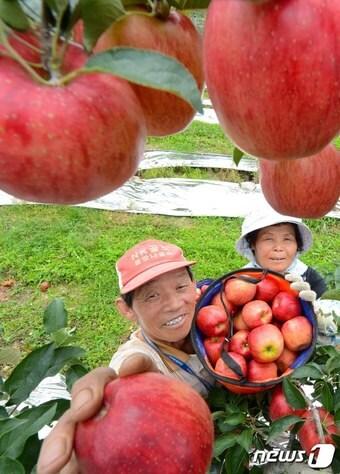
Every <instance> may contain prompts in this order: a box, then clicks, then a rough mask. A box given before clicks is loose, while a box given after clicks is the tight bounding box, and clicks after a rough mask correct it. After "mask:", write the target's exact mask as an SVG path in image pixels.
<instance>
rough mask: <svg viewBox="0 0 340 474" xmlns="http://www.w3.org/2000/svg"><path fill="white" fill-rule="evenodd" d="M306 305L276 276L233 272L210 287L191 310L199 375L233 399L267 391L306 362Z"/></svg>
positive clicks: (310, 331)
mask: <svg viewBox="0 0 340 474" xmlns="http://www.w3.org/2000/svg"><path fill="white" fill-rule="evenodd" d="M316 337H317V322H316V316H315V313H314V310H313V306H312V304H311V303H309V302H307V301H303V300H301V299H300V298H299V296H298V293H297V292H296V291H295V290H293V289H292V288H291V287H290V284H289V282H288V281H287V280H285V278H284V277H283V276H282V275H280V274H279V273H275V272H272V271H269V270H259V269H255V268H254V269H250V268H247V269H242V270H236V271H233V272H231V273H228V274H226V275H223V276H222V277H220V278H218V279H217V280H214V281H212V282H211V283H210V284H209V285H208V287H206V288H205V289H204V291H203V292H202V294H201V296H200V298H199V300H198V302H197V306H196V311H195V316H194V322H193V325H192V329H191V338H192V342H193V345H194V349H195V351H196V353H197V355H198V357H199V359H200V361H201V362H202V364H203V366H204V367H205V369H206V370H207V371H208V372H209V373H210V374H211V375H213V377H214V378H215V380H217V381H218V382H219V383H220V384H222V385H224V386H225V387H227V388H228V389H229V390H230V391H232V392H235V393H245V394H248V393H256V392H259V391H264V390H269V389H271V388H273V387H274V386H275V385H276V384H278V383H280V382H282V379H283V378H284V377H285V376H287V375H289V374H291V373H292V371H293V370H294V369H296V368H298V367H301V366H302V365H304V364H305V363H306V362H307V361H308V360H309V358H310V357H311V355H312V353H313V351H314V347H315V343H316Z"/></svg>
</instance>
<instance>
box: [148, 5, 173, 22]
mask: <svg viewBox="0 0 340 474" xmlns="http://www.w3.org/2000/svg"><path fill="white" fill-rule="evenodd" d="M169 13H170V7H169V4H168V2H167V0H154V3H153V6H152V14H153V15H154V16H155V17H156V18H159V19H160V20H166V19H167V18H168V16H169Z"/></svg>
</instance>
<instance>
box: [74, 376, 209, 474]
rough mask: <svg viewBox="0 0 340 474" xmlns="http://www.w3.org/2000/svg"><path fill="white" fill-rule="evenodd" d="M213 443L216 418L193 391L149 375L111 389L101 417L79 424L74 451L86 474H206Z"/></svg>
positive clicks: (122, 380) (126, 380)
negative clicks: (141, 473)
mask: <svg viewBox="0 0 340 474" xmlns="http://www.w3.org/2000/svg"><path fill="white" fill-rule="evenodd" d="M213 439H214V430H213V422H212V417H211V413H210V411H209V408H208V406H207V404H206V402H205V401H204V400H203V398H202V397H201V396H200V395H199V394H198V393H197V392H196V391H195V390H194V389H193V388H191V387H190V386H189V385H188V384H187V383H184V382H181V381H179V380H175V379H172V378H170V377H168V376H165V375H162V374H154V373H144V374H137V375H131V376H128V377H124V378H120V379H117V380H114V381H113V382H111V383H109V384H108V385H107V386H106V387H105V392H104V400H103V406H102V408H101V410H100V412H99V413H98V414H97V416H95V417H94V418H92V419H90V420H87V421H84V422H82V423H79V424H78V426H77V429H76V433H75V444H74V447H75V452H76V455H77V458H78V461H79V465H80V470H81V472H82V473H84V474H87V473H88V474H97V473H98V474H99V473H100V474H111V473H112V474H135V473H136V472H137V471H140V472H148V473H149V474H153V473H154V474H159V472H161V471H162V472H164V474H189V473H191V474H205V473H206V471H207V469H208V467H209V464H210V460H211V456H212V447H213Z"/></svg>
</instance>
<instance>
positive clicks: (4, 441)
mask: <svg viewBox="0 0 340 474" xmlns="http://www.w3.org/2000/svg"><path fill="white" fill-rule="evenodd" d="M56 409H57V403H53V405H52V406H50V408H49V409H47V410H46V406H45V405H39V406H38V407H33V408H30V409H28V410H25V411H24V412H23V413H21V414H20V415H18V416H17V417H16V418H17V419H19V420H20V419H24V420H25V423H24V424H23V425H22V426H20V427H19V428H16V429H14V430H12V431H10V432H9V433H7V434H6V435H4V436H2V437H1V438H0V453H1V454H3V455H5V456H9V457H12V458H18V457H19V456H20V455H21V453H22V452H23V449H24V446H25V443H26V441H27V440H28V439H29V438H30V437H31V436H32V435H34V434H36V433H37V432H38V431H39V430H41V428H43V427H44V426H45V425H48V424H49V423H51V422H52V421H53V420H54V419H55V413H56Z"/></svg>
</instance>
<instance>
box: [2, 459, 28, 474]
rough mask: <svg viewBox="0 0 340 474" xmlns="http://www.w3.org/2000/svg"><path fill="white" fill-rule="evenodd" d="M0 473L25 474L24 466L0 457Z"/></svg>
mask: <svg viewBox="0 0 340 474" xmlns="http://www.w3.org/2000/svg"><path fill="white" fill-rule="evenodd" d="M0 472H2V473H4V474H5V473H6V474H7V473H8V474H25V469H24V466H23V465H22V464H21V463H20V462H19V461H16V460H15V459H11V458H9V457H6V456H1V457H0Z"/></svg>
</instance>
